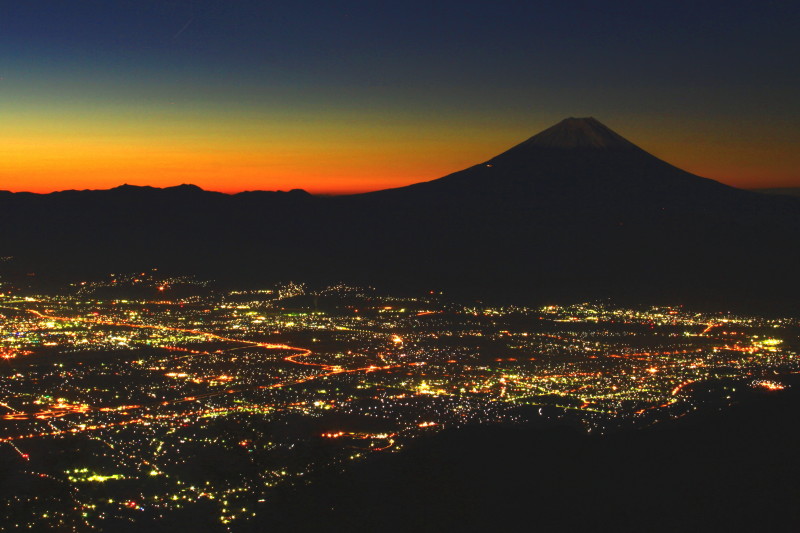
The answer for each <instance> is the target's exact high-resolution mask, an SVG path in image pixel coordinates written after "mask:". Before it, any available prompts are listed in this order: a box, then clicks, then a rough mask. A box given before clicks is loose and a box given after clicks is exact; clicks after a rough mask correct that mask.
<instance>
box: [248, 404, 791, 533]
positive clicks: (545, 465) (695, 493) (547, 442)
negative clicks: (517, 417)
mask: <svg viewBox="0 0 800 533" xmlns="http://www.w3.org/2000/svg"><path fill="white" fill-rule="evenodd" d="M798 407H800V398H799V397H798V394H797V392H796V391H795V392H792V393H787V394H782V395H780V396H777V397H756V398H750V399H749V400H747V401H746V402H744V403H742V404H740V405H736V406H734V407H732V408H730V409H726V410H723V411H720V412H714V413H711V414H707V415H696V416H693V417H687V418H684V419H682V420H678V421H676V422H672V423H665V424H663V425H661V426H655V427H652V428H649V429H645V430H640V431H629V432H624V433H618V434H614V435H610V436H598V437H588V436H585V435H583V434H578V433H577V432H572V431H568V430H557V429H556V430H534V429H525V428H513V427H501V428H486V427H484V428H472V429H465V430H459V431H449V432H445V433H443V434H440V435H437V436H435V437H432V438H429V439H427V440H421V441H418V442H415V443H413V444H412V445H411V446H410V447H409V448H408V449H407V450H404V451H402V452H400V453H398V454H396V455H392V456H383V457H379V458H376V459H375V460H373V461H371V462H370V463H367V464H362V465H359V466H358V467H356V468H354V469H353V470H352V471H350V472H348V473H345V474H344V475H341V476H336V477H332V478H330V479H328V480H325V481H323V482H321V483H318V484H316V485H313V486H311V487H308V488H305V489H303V490H300V491H298V492H293V493H288V494H284V495H283V497H282V498H281V499H279V500H277V501H275V502H273V504H272V505H271V506H270V507H269V508H268V510H267V512H265V513H262V514H261V516H260V519H259V522H258V523H256V524H254V525H253V527H252V529H250V530H252V531H261V530H264V531H266V530H273V531H314V530H336V531H365V532H366V531H501V530H506V529H508V528H511V529H514V530H524V531H630V532H639V531H665V532H666V531H690V532H701V531H773V530H775V531H790V530H793V529H794V528H795V527H796V524H797V520H798V519H800V506H798V504H797V502H798V498H800V462H798V461H797V455H796V454H797V449H798V446H800V429H798V427H797V425H796V423H795V422H796V412H797V409H798ZM514 526H516V528H515V527H514ZM520 526H522V527H521V529H520ZM262 528H263V529H262Z"/></svg>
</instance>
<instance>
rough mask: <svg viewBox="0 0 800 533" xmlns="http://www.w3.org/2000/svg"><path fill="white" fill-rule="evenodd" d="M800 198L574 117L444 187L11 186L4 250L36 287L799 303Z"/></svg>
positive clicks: (0, 202)
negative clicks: (183, 280) (344, 191)
mask: <svg viewBox="0 0 800 533" xmlns="http://www.w3.org/2000/svg"><path fill="white" fill-rule="evenodd" d="M798 235H800V200H798V199H797V198H792V197H789V196H785V195H765V194H758V193H755V192H751V191H745V190H741V189H736V188H733V187H729V186H726V185H723V184H721V183H718V182H716V181H713V180H709V179H705V178H701V177H698V176H695V175H693V174H690V173H688V172H685V171H683V170H680V169H678V168H676V167H673V166H672V165H670V164H668V163H666V162H664V161H662V160H660V159H658V158H656V157H654V156H652V155H650V154H648V153H647V152H645V151H644V150H642V149H640V148H638V147H637V146H635V145H634V144H632V143H631V142H629V141H627V140H626V139H624V138H623V137H621V136H620V135H618V134H616V133H614V132H613V131H611V130H610V129H608V128H607V127H606V126H604V125H603V124H601V123H600V122H598V121H597V120H595V119H593V118H569V119H566V120H564V121H562V122H560V123H558V124H556V125H555V126H553V127H551V128H549V129H547V130H545V131H543V132H541V133H539V134H538V135H535V136H533V137H531V138H530V139H528V140H526V141H524V142H522V143H520V144H519V145H517V146H515V147H513V148H511V149H510V150H508V151H506V152H504V153H502V154H500V155H498V156H496V157H494V158H492V159H490V160H488V161H485V162H483V163H480V164H478V165H475V166H473V167H470V168H467V169H465V170H462V171H460V172H456V173H454V174H450V175H448V176H445V177H443V178H440V179H437V180H433V181H429V182H424V183H418V184H415V185H411V186H408V187H401V188H397V189H388V190H383V191H377V192H372V193H366V194H358V195H351V196H339V197H318V196H313V195H310V194H308V193H306V192H304V191H299V190H296V191H290V192H286V193H282V192H245V193H240V194H235V195H226V194H221V193H216V192H208V191H203V190H201V189H200V188H198V187H195V186H191V185H182V186H179V187H170V188H166V189H156V188H151V187H133V186H127V185H125V186H122V187H117V188H114V189H111V190H103V191H64V192H58V193H52V194H45V195H36V194H29V193H8V192H0V255H2V256H14V257H15V258H16V260H15V261H16V264H17V266H18V268H20V269H22V270H30V271H32V272H36V273H38V274H39V275H40V276H39V277H42V276H44V277H47V278H59V279H68V278H74V277H81V276H91V275H96V274H101V273H105V272H109V271H132V270H137V269H142V268H149V267H152V266H158V267H160V268H162V269H164V270H167V271H181V272H192V273H198V274H201V275H207V276H211V277H214V278H217V279H221V280H223V281H228V282H230V283H244V282H267V281H273V280H277V279H284V280H285V279H294V280H311V281H319V282H327V281H336V280H345V281H352V282H359V283H373V284H377V285H379V286H385V287H387V288H392V289H395V290H396V289H408V290H421V289H444V290H447V291H450V292H451V293H456V294H461V295H464V296H474V297H480V298H490V299H491V298H497V299H512V300H516V301H528V302H534V301H537V302H538V301H545V300H552V299H562V300H563V299H575V298H579V299H582V298H593V297H604V296H610V297H615V298H623V299H633V300H642V299H645V300H646V299H660V300H663V299H670V300H675V301H686V302H690V301H694V302H698V303H703V302H708V303H715V304H720V303H725V304H727V303H731V304H736V303H739V304H750V303H760V304H763V305H771V304H776V305H777V304H778V303H779V302H784V303H788V304H789V305H791V304H792V302H794V301H797V299H796V298H797V296H800V284H799V283H798V282H797V275H796V272H800V245H798V239H797V237H798Z"/></svg>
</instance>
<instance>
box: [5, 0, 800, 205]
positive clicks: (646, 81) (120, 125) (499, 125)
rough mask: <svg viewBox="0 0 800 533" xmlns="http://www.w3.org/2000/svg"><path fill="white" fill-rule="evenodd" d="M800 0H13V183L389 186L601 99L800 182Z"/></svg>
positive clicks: (719, 172)
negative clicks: (383, 0)
mask: <svg viewBox="0 0 800 533" xmlns="http://www.w3.org/2000/svg"><path fill="white" fill-rule="evenodd" d="M798 28H800V2H796V1H789V0H787V1H755V0H753V1H726V2H707V1H702V0H695V1H685V2H684V1H659V0H653V1H647V2H642V1H636V2H628V1H616V2H599V1H596V0H595V1H587V2H582V1H569V0H561V1H554V2H546V1H543V2H534V1H532V0H528V1H516V2H511V1H485V2H473V1H469V0H461V1H442V2H436V1H433V0H431V1H427V2H418V1H415V0H406V1H403V2H368V1H364V2H334V1H329V2H308V1H292V2H288V1H287V2H267V1H264V0H258V1H243V0H216V1H202V0H194V1H191V2H188V1H170V0H158V1H149V0H119V1H114V0H94V1H90V0H68V1H67V0H53V1H37V0H24V1H19V2H10V1H9V2H2V4H0V189H5V190H14V191H19V190H29V191H35V192H48V191H53V190H61V189H84V188H109V187H114V186H116V185H119V184H122V183H130V184H136V185H153V186H169V185H176V184H180V183H194V184H197V185H200V186H201V187H203V188H205V189H210V190H218V191H224V192H234V191H241V190H252V189H265V190H275V189H282V190H287V189H292V188H304V189H306V190H309V191H311V192H316V193H341V192H354V191H365V190H374V189H381V188H386V187H393V186H398V185H404V184H408V183H414V182H417V181H424V180H429V179H434V178H437V177H440V176H443V175H445V174H448V173H450V172H453V171H456V170H460V169H462V168H465V167H467V166H470V165H472V164H475V163H478V162H481V161H483V160H486V159H488V158H490V157H491V156H493V155H496V154H497V153H499V152H501V151H503V150H505V149H506V148H509V147H510V146H512V145H514V144H517V143H518V142H521V141H523V140H524V139H526V138H528V137H530V136H531V135H533V134H535V133H537V132H538V131H540V130H542V129H544V128H546V127H548V126H550V125H552V124H553V123H555V122H558V121H559V120H561V119H562V118H565V117H568V116H594V117H596V118H597V119H599V120H600V121H602V122H604V123H605V124H606V125H607V126H609V127H610V128H612V129H614V130H615V131H617V132H618V133H620V134H621V135H623V136H624V137H626V138H628V139H629V140H631V141H633V142H634V143H636V144H638V145H639V146H641V147H642V148H644V149H646V150H648V151H649V152H651V153H653V154H654V155H657V156H659V157H661V158H662V159H665V160H667V161H669V162H670V163H673V164H675V165H676V166H679V167H682V168H684V169H686V170H689V171H691V172H695V173H697V174H700V175H703V176H706V177H710V178H714V179H718V180H720V181H723V182H725V183H729V184H731V185H735V186H740V187H780V186H800V149H798V147H800V98H798V94H800V68H798V61H800V31H798Z"/></svg>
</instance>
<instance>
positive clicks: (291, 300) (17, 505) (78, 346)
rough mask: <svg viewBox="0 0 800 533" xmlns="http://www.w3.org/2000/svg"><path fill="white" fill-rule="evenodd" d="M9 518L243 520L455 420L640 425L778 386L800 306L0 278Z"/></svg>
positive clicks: (600, 429) (3, 524)
mask: <svg viewBox="0 0 800 533" xmlns="http://www.w3.org/2000/svg"><path fill="white" fill-rule="evenodd" d="M0 293H2V294H0V355H2V361H3V364H2V374H0V408H2V409H0V417H2V420H1V421H0V428H2V429H1V430H0V450H2V454H3V461H4V464H5V465H6V466H5V467H4V468H5V470H6V472H5V475H6V480H7V481H6V483H5V484H3V485H2V487H3V491H4V493H3V494H2V496H3V497H2V506H0V517H2V518H1V519H0V530H3V531H14V530H31V529H33V530H59V531H62V530H63V531H90V530H92V531H106V530H108V531H111V530H114V529H115V527H118V526H119V525H120V524H131V523H134V524H135V523H137V522H138V521H140V520H142V519H144V518H145V517H146V518H147V519H154V518H158V517H161V516H166V515H168V514H170V513H174V512H178V511H180V510H187V509H188V510H191V509H194V508H195V507H197V506H201V505H202V506H203V508H204V509H209V508H210V509H213V513H214V520H215V522H216V523H217V524H218V525H220V527H224V528H226V529H228V530H230V531H237V528H239V527H241V526H242V525H243V524H246V523H247V522H248V520H250V519H252V518H253V517H254V516H257V515H258V513H259V509H260V508H261V506H262V505H263V504H264V502H266V501H269V499H270V497H271V494H272V493H271V491H273V490H274V489H275V488H276V487H278V486H290V485H293V484H301V483H306V482H311V483H313V481H314V478H315V476H316V475H318V474H319V473H320V472H330V471H339V470H344V469H346V468H347V467H348V465H350V464H352V463H354V462H358V461H359V460H362V459H364V458H366V457H368V456H371V455H374V454H381V453H391V452H393V451H396V450H399V449H402V448H403V447H404V446H405V445H406V444H407V443H408V442H409V441H411V440H412V439H415V438H417V437H420V436H425V435H430V434H431V433H433V432H436V431H439V430H441V429H443V428H454V427H459V426H465V425H476V424H494V423H511V424H515V423H530V422H536V423H542V424H553V425H555V424H562V425H563V424H568V425H572V426H575V427H580V428H582V429H583V430H585V431H586V432H589V433H607V432H613V431H615V430H618V429H619V428H627V427H644V426H648V425H652V424H654V423H658V422H659V421H662V420H666V419H674V418H677V417H681V416H684V415H686V414H688V413H691V412H693V411H697V410H703V409H704V408H711V407H714V408H717V407H719V406H725V405H727V404H728V403H729V402H730V401H731V399H732V398H733V397H735V394H736V392H737V389H738V390H743V389H748V390H762V391H765V392H766V393H768V392H769V391H774V390H779V389H782V388H784V387H787V386H789V385H788V383H787V378H788V376H790V375H791V374H795V373H798V372H800V359H799V358H798V349H797V346H798V331H800V329H799V327H800V321H799V320H798V318H797V317H791V318H774V317H771V318H765V317H757V316H742V315H736V314H731V313H707V312H698V311H694V310H690V309H684V308H682V307H641V308H630V307H621V306H617V305H614V304H613V303H610V302H592V303H582V304H573V305H564V306H561V305H550V306H545V307H539V308H528V307H520V306H506V307H495V306H492V305H488V304H486V305H484V304H478V303H470V304H463V303H457V302H454V301H450V300H449V299H448V298H447V297H446V295H442V294H439V293H430V294H427V295H425V296H413V297H410V296H408V297H394V296H388V295H385V294H382V293H380V292H379V291H377V290H375V289H371V288H366V287H365V288H361V287H350V286H346V285H335V286H331V287H327V288H325V289H321V290H312V289H310V288H308V287H307V286H305V285H304V284H301V283H285V284H281V285H276V286H271V287H263V288H257V289H253V290H223V289H221V288H218V287H216V286H215V284H214V283H211V282H206V281H201V280H198V279H196V278H194V277H190V276H187V277H175V278H169V277H166V278H165V277H162V276H160V275H159V274H158V272H157V271H151V272H142V273H137V274H135V275H120V274H115V275H110V276H109V277H107V278H106V279H104V280H102V281H86V282H80V283H75V284H73V285H71V286H69V287H65V288H63V289H62V290H59V291H50V292H44V291H25V290H20V289H16V288H13V287H12V286H11V285H0Z"/></svg>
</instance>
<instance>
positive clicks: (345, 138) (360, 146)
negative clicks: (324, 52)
mask: <svg viewBox="0 0 800 533" xmlns="http://www.w3.org/2000/svg"><path fill="white" fill-rule="evenodd" d="M81 133H83V135H77V136H67V135H63V134H62V133H60V132H56V131H51V132H42V133H39V132H37V133H33V132H30V133H29V134H28V135H25V136H20V135H10V134H9V133H6V134H3V132H2V130H0V190H10V191H12V192H23V191H24V192H34V193H50V192H54V191H62V190H69V189H110V188H113V187H117V186H119V185H123V184H130V185H139V186H152V187H161V188H163V187H171V186H176V185H180V184H183V183H188V184H193V185H197V186H199V187H201V188H203V189H205V190H209V191H219V192H223V193H228V194H232V193H238V192H242V191H252V190H264V191H274V190H283V191H288V190H290V189H303V190H306V191H308V192H310V193H312V194H331V195H338V194H352V193H361V192H368V191H374V190H380V189H387V188H392V187H401V186H405V185H411V184H413V183H419V182H423V181H429V180H433V179H437V178H440V177H442V176H446V175H448V174H450V173H452V172H456V171H458V170H462V169H464V168H468V167H470V166H472V165H475V164H479V163H481V162H482V161H485V160H486V159H489V158H491V157H493V156H494V155H497V154H499V153H501V152H503V151H504V150H506V149H507V148H510V147H511V146H513V145H514V144H516V142H519V141H521V140H524V138H525V137H524V135H519V134H518V133H516V132H507V131H488V132H482V133H476V132H474V131H465V132H460V133H457V134H456V133H453V132H449V131H444V130H442V131H435V132H433V133H430V134H429V135H428V136H427V137H422V138H418V137H416V136H415V135H414V134H410V133H409V132H408V131H405V130H404V129H402V128H401V129H400V130H398V131H397V132H391V131H389V132H387V131H384V130H376V131H375V138H374V139H369V138H365V135H363V134H359V135H356V134H355V133H353V132H352V131H346V132H343V133H342V136H341V139H336V136H335V135H332V134H330V132H327V133H326V134H325V135H322V136H319V137H315V138H309V139H307V138H305V137H303V136H302V135H288V134H287V136H286V137H285V138H277V137H255V138H250V137H245V138H238V139H237V138H222V137H221V136H216V137H215V136H208V135H205V136H204V135H200V136H198V138H194V139H193V138H185V137H183V138H172V137H170V136H167V137H166V138H159V137H158V136H155V137H154V138H152V139H148V138H147V137H146V136H145V135H141V134H132V135H131V136H130V137H126V136H124V135H120V136H117V137H114V136H111V137H102V136H100V135H89V134H88V133H86V132H81ZM637 136H638V135H637V134H634V135H629V137H630V138H633V139H634V140H635V138H636V137H637ZM644 137H645V138H644V139H643V142H642V144H641V145H642V147H643V148H644V149H646V150H648V151H650V152H651V153H653V154H654V155H656V156H658V157H661V158H662V159H664V160H666V161H668V162H670V163H672V164H674V165H675V166H677V167H679V168H683V169H684V170H687V171H689V172H692V173H694V174H697V175H700V176H703V177H707V178H711V179H715V180H718V181H721V182H723V183H727V184H729V185H732V186H734V187H741V188H759V187H764V188H766V187H798V186H800V176H797V175H796V168H797V165H798V164H800V157H785V156H784V157H781V156H780V154H781V153H782V147H780V146H776V147H764V146H756V147H754V148H753V147H751V148H750V149H744V147H743V146H738V147H737V146H728V145H726V144H720V143H718V144H712V145H703V144H697V143H694V142H692V143H686V142H683V143H678V142H669V141H668V140H664V139H659V138H650V139H647V138H646V136H644ZM715 162H719V163H715Z"/></svg>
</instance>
